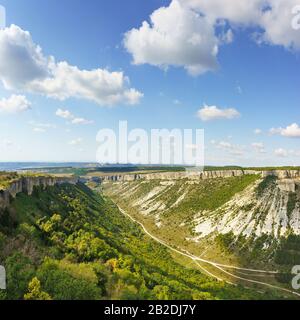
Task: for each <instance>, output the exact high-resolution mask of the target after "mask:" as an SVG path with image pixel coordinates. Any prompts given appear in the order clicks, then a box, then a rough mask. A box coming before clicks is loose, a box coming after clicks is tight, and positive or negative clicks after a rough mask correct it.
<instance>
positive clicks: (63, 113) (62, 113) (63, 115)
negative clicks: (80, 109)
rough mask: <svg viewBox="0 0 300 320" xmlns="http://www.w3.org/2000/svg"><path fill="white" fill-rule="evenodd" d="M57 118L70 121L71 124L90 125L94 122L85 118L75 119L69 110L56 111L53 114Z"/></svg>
mask: <svg viewBox="0 0 300 320" xmlns="http://www.w3.org/2000/svg"><path fill="white" fill-rule="evenodd" d="M55 114H56V115H57V116H58V117H60V118H63V119H67V120H70V121H71V123H72V124H92V123H94V121H92V120H87V119H85V118H81V117H76V116H75V115H74V114H73V113H71V112H70V111H69V110H63V109H57V111H56V113H55Z"/></svg>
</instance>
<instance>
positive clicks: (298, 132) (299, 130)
mask: <svg viewBox="0 0 300 320" xmlns="http://www.w3.org/2000/svg"><path fill="white" fill-rule="evenodd" d="M270 134H273V135H274V134H279V135H281V136H283V137H288V138H300V127H299V125H298V124H297V123H293V124H291V125H290V126H287V127H286V128H272V129H270Z"/></svg>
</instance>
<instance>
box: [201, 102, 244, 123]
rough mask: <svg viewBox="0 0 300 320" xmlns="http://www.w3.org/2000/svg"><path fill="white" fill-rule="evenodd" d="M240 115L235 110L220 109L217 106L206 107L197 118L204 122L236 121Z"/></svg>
mask: <svg viewBox="0 0 300 320" xmlns="http://www.w3.org/2000/svg"><path fill="white" fill-rule="evenodd" d="M240 115H241V114H240V113H239V112H238V111H237V110H236V109H233V108H228V109H220V108H218V107H217V106H204V107H203V108H202V109H200V110H199V111H198V112H197V116H198V117H199V118H200V119H201V120H202V121H212V120H221V119H226V120H230V119H234V118H238V117H240Z"/></svg>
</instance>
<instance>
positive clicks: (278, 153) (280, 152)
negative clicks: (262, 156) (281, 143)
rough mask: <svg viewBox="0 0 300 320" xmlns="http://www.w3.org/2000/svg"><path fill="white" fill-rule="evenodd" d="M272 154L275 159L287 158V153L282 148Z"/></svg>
mask: <svg viewBox="0 0 300 320" xmlns="http://www.w3.org/2000/svg"><path fill="white" fill-rule="evenodd" d="M274 153H275V155H276V156H277V157H282V158H285V157H287V156H288V151H287V150H285V149H282V148H279V149H276V150H275V151H274Z"/></svg>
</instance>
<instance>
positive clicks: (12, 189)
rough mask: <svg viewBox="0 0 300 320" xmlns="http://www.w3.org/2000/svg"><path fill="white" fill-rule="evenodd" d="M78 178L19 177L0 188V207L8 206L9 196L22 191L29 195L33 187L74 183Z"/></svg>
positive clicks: (12, 196)
mask: <svg viewBox="0 0 300 320" xmlns="http://www.w3.org/2000/svg"><path fill="white" fill-rule="evenodd" d="M77 182H78V179H77V178H75V177H55V176H44V177H43V176H41V177H20V178H19V179H17V180H15V181H13V182H11V184H10V185H9V187H7V188H6V189H4V190H0V209H5V208H7V207H8V206H9V204H10V200H11V198H15V197H16V195H17V194H18V193H21V192H24V193H26V194H28V195H31V194H32V192H33V189H34V187H42V188H43V189H45V188H46V187H48V186H54V185H57V184H64V183H70V184H76V183H77Z"/></svg>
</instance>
